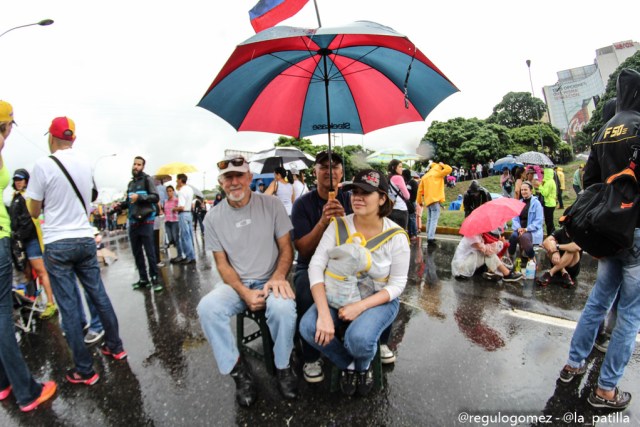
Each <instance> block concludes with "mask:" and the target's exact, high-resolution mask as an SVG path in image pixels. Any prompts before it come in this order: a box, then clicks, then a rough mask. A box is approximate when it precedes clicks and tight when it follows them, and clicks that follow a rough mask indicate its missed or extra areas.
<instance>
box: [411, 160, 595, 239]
mask: <svg viewBox="0 0 640 427" xmlns="http://www.w3.org/2000/svg"><path fill="white" fill-rule="evenodd" d="M581 163H584V160H576V161H574V162H571V163H568V164H566V165H559V167H561V168H562V170H563V172H564V182H565V190H564V191H563V192H562V200H563V202H564V207H565V209H566V208H567V207H569V206H571V204H572V203H573V202H574V201H575V199H576V193H575V192H574V191H573V186H572V185H571V184H572V183H573V173H574V172H575V171H576V169H578V166H580V164H581ZM478 181H479V182H480V185H482V186H483V187H485V188H486V189H487V190H489V192H491V193H502V189H501V188H500V175H495V176H491V177H488V178H482V179H479V180H478ZM470 184H471V181H462V182H459V183H458V184H457V185H456V186H455V187H453V188H448V187H445V197H446V199H445V208H444V209H443V210H442V213H441V215H440V220H439V221H438V225H440V226H444V227H455V228H458V227H460V224H462V221H463V220H464V211H450V210H448V209H449V203H450V202H452V201H454V200H456V199H457V198H458V194H464V193H465V192H466V191H467V189H468V188H469V185H470ZM563 213H564V209H556V210H555V212H554V217H555V220H556V225H557V224H558V219H559V218H560V216H561V215H562V214H563ZM425 218H426V214H423V224H425Z"/></svg>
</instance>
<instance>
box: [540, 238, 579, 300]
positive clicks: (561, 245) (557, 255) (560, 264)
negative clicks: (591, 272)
mask: <svg viewBox="0 0 640 427" xmlns="http://www.w3.org/2000/svg"><path fill="white" fill-rule="evenodd" d="M542 247H543V248H544V250H545V251H547V257H548V258H549V261H550V262H551V269H549V270H547V271H545V272H544V273H543V274H542V276H540V278H539V279H538V284H539V285H540V286H547V285H548V284H549V283H551V282H552V281H554V278H557V277H558V276H556V273H560V274H559V276H560V277H561V279H560V280H561V282H562V284H563V285H564V286H565V287H567V288H573V287H574V286H575V282H574V280H575V278H576V276H577V275H578V274H579V273H580V258H581V257H582V249H580V246H578V245H576V244H575V243H574V242H573V241H572V240H571V237H569V235H568V234H567V231H566V230H565V229H564V227H561V228H558V229H557V230H555V231H554V232H553V233H552V234H551V235H550V236H547V238H546V239H544V241H543V242H542Z"/></svg>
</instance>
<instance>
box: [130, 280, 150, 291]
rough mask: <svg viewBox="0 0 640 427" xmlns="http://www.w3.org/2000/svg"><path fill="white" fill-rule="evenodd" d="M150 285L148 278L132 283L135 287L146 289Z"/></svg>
mask: <svg viewBox="0 0 640 427" xmlns="http://www.w3.org/2000/svg"><path fill="white" fill-rule="evenodd" d="M147 286H149V282H148V281H146V280H138V281H137V282H136V283H134V284H133V285H131V287H132V288H133V289H144V288H146V287H147Z"/></svg>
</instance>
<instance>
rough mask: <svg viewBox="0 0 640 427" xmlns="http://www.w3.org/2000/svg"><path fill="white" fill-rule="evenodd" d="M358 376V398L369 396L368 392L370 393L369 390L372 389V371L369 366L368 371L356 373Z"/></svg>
mask: <svg viewBox="0 0 640 427" xmlns="http://www.w3.org/2000/svg"><path fill="white" fill-rule="evenodd" d="M357 376H358V386H357V389H358V394H359V395H360V396H366V395H368V394H369V392H371V389H372V388H373V370H372V369H371V366H369V369H367V370H366V371H364V372H358V373H357Z"/></svg>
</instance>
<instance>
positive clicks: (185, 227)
mask: <svg viewBox="0 0 640 427" xmlns="http://www.w3.org/2000/svg"><path fill="white" fill-rule="evenodd" d="M178 220H179V221H180V249H182V254H180V255H181V256H182V257H183V258H185V259H187V260H189V261H191V260H192V259H196V255H195V253H194V251H193V217H192V216H191V212H190V211H185V212H180V215H178Z"/></svg>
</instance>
